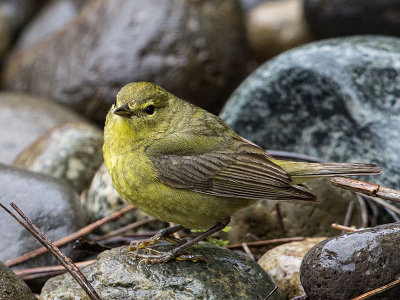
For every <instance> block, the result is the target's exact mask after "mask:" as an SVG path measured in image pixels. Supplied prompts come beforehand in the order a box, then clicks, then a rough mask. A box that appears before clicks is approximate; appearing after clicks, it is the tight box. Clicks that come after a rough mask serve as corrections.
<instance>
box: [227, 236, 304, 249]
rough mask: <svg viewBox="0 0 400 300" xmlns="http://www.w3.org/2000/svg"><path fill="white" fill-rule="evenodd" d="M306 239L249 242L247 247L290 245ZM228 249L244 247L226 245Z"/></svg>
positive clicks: (293, 238) (292, 238) (294, 238)
mask: <svg viewBox="0 0 400 300" xmlns="http://www.w3.org/2000/svg"><path fill="white" fill-rule="evenodd" d="M304 240H305V238H304V237H291V238H282V239H272V240H266V241H257V242H248V243H246V244H247V246H250V247H257V246H266V245H271V244H279V243H282V244H283V243H289V242H297V241H304ZM225 247H226V248H228V249H234V248H241V247H243V245H242V244H241V243H240V244H232V245H226V246H225Z"/></svg>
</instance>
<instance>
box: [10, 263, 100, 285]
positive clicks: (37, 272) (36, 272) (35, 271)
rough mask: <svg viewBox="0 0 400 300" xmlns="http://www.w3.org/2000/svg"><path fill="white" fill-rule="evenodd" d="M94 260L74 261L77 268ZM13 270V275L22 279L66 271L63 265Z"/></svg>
mask: <svg viewBox="0 0 400 300" xmlns="http://www.w3.org/2000/svg"><path fill="white" fill-rule="evenodd" d="M95 261H96V260H88V261H82V262H77V263H75V265H76V266H77V267H79V268H82V267H85V266H87V265H90V264H92V263H94V262H95ZM13 272H14V273H15V275H17V276H18V277H19V278H21V279H22V280H28V279H35V278H38V277H43V276H54V275H59V274H63V273H65V272H66V270H65V268H64V267H63V266H46V267H36V268H26V269H20V270H13Z"/></svg>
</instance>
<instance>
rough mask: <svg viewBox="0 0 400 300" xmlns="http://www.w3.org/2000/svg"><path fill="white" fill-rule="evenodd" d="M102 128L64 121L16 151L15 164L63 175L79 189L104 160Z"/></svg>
mask: <svg viewBox="0 0 400 300" xmlns="http://www.w3.org/2000/svg"><path fill="white" fill-rule="evenodd" d="M102 146H103V132H102V131H101V130H100V129H99V128H97V127H95V126H92V125H90V124H87V123H80V122H75V123H64V124H62V125H59V126H57V127H55V128H53V129H52V130H50V131H48V132H47V133H45V134H44V135H43V136H41V137H40V138H39V139H38V140H36V141H35V142H34V143H33V144H32V145H30V146H29V147H28V148H26V149H25V150H24V151H23V152H22V153H20V154H19V155H18V157H17V158H16V160H15V161H14V166H16V167H20V168H23V169H26V170H30V171H34V172H39V173H43V174H47V175H50V176H54V177H57V178H62V179H64V180H66V181H68V182H69V183H70V184H71V185H72V186H73V187H74V188H75V189H76V190H77V191H78V192H79V193H81V192H82V191H83V190H85V189H87V188H89V185H90V182H91V181H92V178H93V176H94V174H95V173H96V171H97V169H98V168H99V166H100V165H101V164H102V163H103V152H102V149H101V148H102Z"/></svg>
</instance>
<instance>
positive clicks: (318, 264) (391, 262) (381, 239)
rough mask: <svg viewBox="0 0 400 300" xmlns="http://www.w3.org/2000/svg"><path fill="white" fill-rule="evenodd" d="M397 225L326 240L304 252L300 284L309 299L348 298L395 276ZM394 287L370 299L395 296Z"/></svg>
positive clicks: (399, 267) (399, 263)
mask: <svg viewBox="0 0 400 300" xmlns="http://www.w3.org/2000/svg"><path fill="white" fill-rule="evenodd" d="M399 251H400V225H399V224H395V223H394V224H386V225H382V226H378V227H372V228H368V229H365V230H360V231H356V232H353V233H347V234H344V235H341V236H338V237H334V238H331V239H327V240H325V241H323V242H321V243H319V244H318V245H316V246H315V247H313V248H311V250H310V251H309V252H308V253H307V254H306V255H305V257H304V259H303V262H302V264H301V268H300V279H301V283H302V285H303V287H304V290H305V291H306V293H307V295H308V296H309V297H310V298H311V299H321V300H322V299H329V300H334V299H338V300H339V299H352V298H355V297H357V296H359V295H361V294H363V293H366V292H368V291H370V290H373V289H375V288H378V287H381V286H383V285H385V284H387V283H389V282H391V281H394V280H395V279H396V278H398V276H399V274H400V259H399V256H398V253H399ZM399 295H400V287H399V286H396V287H393V288H391V289H389V290H388V291H386V292H384V293H381V294H379V295H378V296H375V297H373V298H370V299H398V297H399Z"/></svg>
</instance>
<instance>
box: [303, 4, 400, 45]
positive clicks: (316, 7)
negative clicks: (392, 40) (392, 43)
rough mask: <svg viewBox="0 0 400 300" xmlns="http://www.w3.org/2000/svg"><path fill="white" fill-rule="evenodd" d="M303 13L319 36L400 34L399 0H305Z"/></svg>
mask: <svg viewBox="0 0 400 300" xmlns="http://www.w3.org/2000/svg"><path fill="white" fill-rule="evenodd" d="M304 13H305V16H306V19H307V21H308V24H309V26H310V28H311V30H312V31H313V33H314V34H315V35H316V36H317V37H318V38H321V39H323V38H330V37H338V36H346V35H356V34H382V35H392V36H400V1H399V0H383V1H382V0H381V1H376V0H352V1H348V0H305V1H304Z"/></svg>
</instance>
